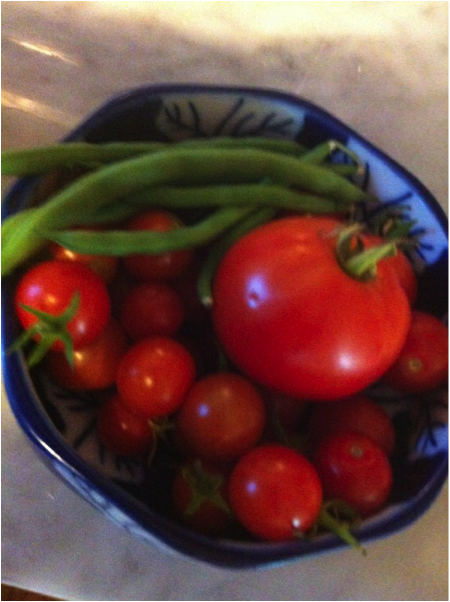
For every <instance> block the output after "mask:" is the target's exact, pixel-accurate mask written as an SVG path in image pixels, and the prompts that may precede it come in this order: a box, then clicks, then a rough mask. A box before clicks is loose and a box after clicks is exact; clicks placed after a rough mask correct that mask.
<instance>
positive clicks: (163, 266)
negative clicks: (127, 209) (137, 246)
mask: <svg viewBox="0 0 450 602" xmlns="http://www.w3.org/2000/svg"><path fill="white" fill-rule="evenodd" d="M181 225H182V224H181V222H180V220H179V219H178V217H177V216H176V215H175V214H173V213H170V212H169V211H163V210H156V209H155V210H150V211H147V212H144V213H141V214H139V215H137V216H136V217H134V218H132V219H131V220H130V222H129V223H128V225H127V227H128V229H129V230H152V231H157V232H166V231H168V230H173V229H174V228H179V227H181ZM192 255H193V253H192V251H191V250H190V249H182V250H179V251H168V252H167V253H161V254H158V255H156V254H155V255H146V254H136V255H128V256H126V257H124V258H123V263H124V265H125V267H126V269H127V270H128V271H129V272H130V274H132V276H134V277H135V278H138V279H139V280H171V279H172V278H176V277H177V276H179V275H180V274H181V273H182V272H183V271H184V270H185V269H186V268H187V267H188V265H189V264H190V262H191V260H192Z"/></svg>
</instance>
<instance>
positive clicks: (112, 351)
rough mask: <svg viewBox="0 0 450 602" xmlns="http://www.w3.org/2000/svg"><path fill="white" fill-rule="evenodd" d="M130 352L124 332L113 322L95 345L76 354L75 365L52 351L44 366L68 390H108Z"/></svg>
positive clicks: (74, 357)
mask: <svg viewBox="0 0 450 602" xmlns="http://www.w3.org/2000/svg"><path fill="white" fill-rule="evenodd" d="M127 349H128V342H127V338H126V336H125V333H124V332H123V329H122V328H121V326H120V324H118V323H117V322H116V321H115V320H114V319H111V321H110V322H109V324H108V325H107V326H106V327H105V329H104V330H103V332H102V333H101V334H100V336H99V337H98V338H97V339H96V340H95V341H94V342H93V343H91V344H90V345H87V346H86V347H82V348H81V349H76V350H75V351H74V354H73V366H70V365H69V363H68V361H67V359H66V356H65V355H64V354H63V353H60V352H58V351H50V352H49V353H48V354H47V357H46V358H45V367H46V369H47V371H48V373H49V375H50V376H51V378H52V379H53V380H54V381H55V382H56V383H57V384H59V385H60V386H62V387H64V388H66V389H72V390H78V391H81V390H88V391H89V390H93V389H105V388H107V387H111V386H112V385H114V383H115V381H116V373H117V368H118V366H119V363H120V361H121V360H122V357H123V356H124V355H125V352H126V350H127Z"/></svg>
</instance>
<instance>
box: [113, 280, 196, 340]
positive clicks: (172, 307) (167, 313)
mask: <svg viewBox="0 0 450 602" xmlns="http://www.w3.org/2000/svg"><path fill="white" fill-rule="evenodd" d="M184 313H185V312H184V305H183V301H182V300H181V297H180V295H179V294H178V293H177V291H176V290H175V289H174V288H173V287H171V286H169V285H168V284H165V283H164V282H142V283H140V284H138V285H136V286H134V287H133V288H132V289H131V290H130V291H129V292H128V294H127V295H126V296H125V298H124V299H123V300H122V304H121V307H120V316H119V319H120V323H121V324H122V326H123V328H124V330H125V332H126V333H127V334H128V336H129V337H130V338H131V339H132V340H134V341H139V340H141V339H145V338H147V337H149V336H167V337H171V336H173V335H175V334H176V333H177V332H178V330H179V328H180V326H181V324H182V323H183V319H184Z"/></svg>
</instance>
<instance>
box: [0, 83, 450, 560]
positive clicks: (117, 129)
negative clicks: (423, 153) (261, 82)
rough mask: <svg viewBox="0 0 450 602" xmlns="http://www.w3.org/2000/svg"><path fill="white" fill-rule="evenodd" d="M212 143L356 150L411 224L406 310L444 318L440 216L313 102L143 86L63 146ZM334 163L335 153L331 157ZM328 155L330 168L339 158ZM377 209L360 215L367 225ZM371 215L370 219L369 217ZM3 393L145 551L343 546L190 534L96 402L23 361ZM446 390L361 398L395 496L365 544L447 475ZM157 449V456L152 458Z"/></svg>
mask: <svg viewBox="0 0 450 602" xmlns="http://www.w3.org/2000/svg"><path fill="white" fill-rule="evenodd" d="M211 136H241V137H242V136H268V137H282V138H288V139H293V140H297V141H299V142H301V143H303V144H306V145H308V146H314V145H316V144H318V143H320V142H324V141H326V140H329V139H336V140H338V141H340V142H342V143H343V144H346V145H347V146H348V147H349V148H350V149H351V150H353V151H355V152H356V153H357V154H358V156H359V157H360V159H361V160H362V161H363V163H364V165H365V167H366V169H365V173H364V177H363V179H362V180H361V181H360V182H359V183H360V185H361V186H362V187H363V188H364V189H366V190H368V191H369V192H372V193H373V194H375V195H376V196H377V197H378V198H379V199H380V201H381V202H382V203H383V204H388V205H390V206H391V208H392V210H393V211H398V210H399V209H400V210H401V211H402V214H403V215H404V216H405V219H406V220H411V221H414V222H415V223H416V226H415V233H416V234H420V235H421V238H420V247H419V248H418V250H416V251H415V252H414V253H413V254H411V257H410V259H411V261H412V262H413V264H414V266H415V269H416V273H417V276H418V282H419V296H418V300H417V308H418V309H423V310H426V311H430V312H432V313H434V314H435V315H436V316H437V317H439V318H441V319H445V317H446V315H447V291H448V284H447V274H448V240H447V219H446V216H445V214H444V212H443V210H442V209H441V207H440V205H439V204H438V203H437V201H436V200H435V199H434V198H433V197H432V195H431V194H430V193H429V192H428V191H427V190H426V188H425V187H424V186H423V185H422V184H421V183H420V182H419V181H418V180H417V179H416V178H415V177H414V176H413V175H411V174H410V173H408V172H407V171H406V170H405V169H404V168H402V167H401V166H400V165H398V164H397V163H396V162H395V161H394V160H392V159H390V158H389V157H387V156H385V155H384V154H383V153H382V152H381V151H380V150H378V149H376V148H375V147H374V146H373V145H371V144H370V143H369V142H367V141H366V140H364V139H363V138H362V137H361V136H359V135H358V134H357V133H355V132H353V131H352V130H350V129H349V128H348V127H346V126H345V125H344V124H342V123H341V122H340V121H338V120H337V119H335V118H334V117H333V116H331V115H330V114H328V113H327V112H326V111H324V110H322V109H321V108H319V107H316V106H314V105H313V104H312V103H310V102H308V101H306V100H303V99H299V98H293V97H291V96H289V95H286V94H284V93H280V92H275V91H268V90H257V89H237V88H227V87H223V88H217V87H214V88H210V87H207V86H184V85H180V86H176V85H175V86H160V87H154V86H153V87H145V88H140V89H137V90H132V91H131V92H127V93H125V94H123V95H122V96H120V97H117V98H115V99H113V100H112V101H110V102H108V103H107V104H106V105H104V106H103V107H101V108H100V109H99V110H98V111H96V112H95V113H94V114H93V115H92V116H90V117H89V118H88V119H87V120H86V121H85V122H84V123H83V124H81V125H80V126H79V127H78V128H77V129H76V130H75V131H74V132H72V133H71V134H70V135H69V136H68V138H67V140H70V141H72V140H85V141H89V142H107V141H142V140H156V141H175V140H182V139H185V138H193V137H196V138H198V137H211ZM337 155H338V153H337ZM337 155H336V160H342V157H339V156H337ZM45 186H46V180H45V178H40V179H39V178H32V179H25V180H21V181H19V182H18V183H17V184H16V185H15V186H14V187H13V189H12V190H11V191H10V193H9V194H8V196H7V198H6V200H5V205H4V216H7V215H9V214H11V213H14V212H16V211H18V210H20V209H22V208H23V207H26V206H28V205H29V204H31V203H33V202H35V201H36V190H38V191H40V192H39V193H38V195H37V196H42V189H43V188H44V189H45ZM376 211H377V208H376V207H375V208H373V207H372V208H370V210H369V209H367V210H363V212H362V219H367V220H370V219H373V217H374V215H375V214H376ZM374 212H375V213H374ZM14 284H15V277H10V278H8V279H7V280H6V282H5V285H4V287H3V305H2V307H3V312H2V313H3V346H4V349H5V348H7V347H8V346H9V345H10V344H11V343H12V341H13V340H14V339H15V338H16V336H17V333H18V325H17V323H16V321H15V318H14V313H13V307H12V298H13V294H12V292H13V289H14ZM3 370H4V381H5V387H6V390H7V393H8V397H9V400H10V403H11V407H12V410H13V412H14V414H15V416H16V418H17V420H18V421H19V423H20V424H21V426H22V428H23V429H24V430H25V432H26V433H27V435H28V436H29V438H30V439H31V441H32V442H33V443H34V444H35V447H36V449H37V450H38V452H39V453H40V454H41V455H42V457H43V459H44V460H45V461H46V462H47V464H48V465H49V466H50V468H51V469H52V470H54V471H55V472H56V473H57V474H58V475H59V476H60V477H62V478H63V479H64V480H65V481H66V482H67V483H68V484H69V485H70V486H72V487H73V488H74V489H76V490H77V491H78V492H79V493H80V494H81V495H83V497H85V498H86V499H88V500H89V501H90V502H91V503H93V504H94V505H95V506H97V507H98V508H100V509H101V511H102V512H104V513H105V514H107V515H108V516H109V517H110V518H111V519H112V520H114V521H115V522H117V523H119V524H120V525H121V526H123V527H125V528H126V529H128V530H130V531H131V532H133V533H134V534H136V535H137V536H139V537H140V538H142V539H144V540H146V541H149V542H151V543H155V542H156V543H158V544H160V545H163V546H165V547H166V546H167V547H168V549H171V550H178V551H181V552H183V553H187V554H189V555H192V556H195V557H197V558H201V559H204V560H206V561H208V562H212V563H215V564H221V565H226V566H242V567H243V566H262V565H264V566H265V565H271V564H273V563H278V562H284V561H287V560H292V559H295V558H299V557H301V556H305V555H311V554H314V553H319V552H324V551H328V550H332V549H335V548H338V547H341V546H342V545H343V544H342V542H340V540H338V539H337V538H336V537H334V536H332V535H323V536H320V537H318V538H317V539H316V540H313V541H308V542H306V541H298V542H287V543H282V544H267V543H260V542H256V541H250V540H249V539H248V540H242V539H239V538H237V539H236V540H234V539H218V540H213V539H210V538H207V537H203V536H200V535H196V534H194V533H192V532H190V531H188V530H186V529H184V528H183V527H181V526H180V525H178V524H177V523H176V522H174V521H173V520H172V519H171V515H170V512H168V510H167V508H168V504H167V495H168V487H169V482H170V478H169V477H170V474H168V473H167V472H165V471H164V470H162V469H161V468H160V467H159V468H158V463H156V467H155V468H152V469H151V470H148V469H147V466H146V461H145V459H138V460H129V459H125V458H122V457H117V456H115V455H113V454H111V453H110V452H108V451H107V450H106V449H105V448H103V447H102V446H101V445H100V444H99V442H98V440H97V437H96V433H95V420H96V411H97V408H98V404H99V402H100V401H101V397H99V396H98V394H90V393H89V392H87V393H80V394H77V393H73V392H68V391H67V390H64V389H62V388H61V387H59V386H57V385H55V384H54V383H52V382H51V380H50V379H48V377H47V376H46V375H45V373H44V372H43V371H42V370H41V369H40V368H37V369H35V370H33V372H32V373H31V374H30V373H29V371H28V370H27V368H26V366H25V363H24V359H23V356H22V354H14V355H8V354H4V355H3ZM445 393H446V392H445V391H438V392H436V393H433V394H432V395H429V396H425V397H420V398H419V397H416V396H409V397H406V398H405V397H403V398H400V397H399V396H398V395H396V394H393V392H392V391H389V390H386V389H384V388H382V387H380V386H374V387H373V388H372V390H371V394H372V395H373V396H374V397H377V399H378V400H379V402H380V403H382V404H383V405H384V406H385V407H386V409H387V410H388V411H389V412H390V413H391V415H392V416H393V419H394V421H395V425H396V428H397V433H398V444H397V447H396V450H395V453H394V456H393V470H394V483H395V486H394V489H393V492H392V496H391V500H390V504H389V506H388V507H387V508H386V509H385V510H384V511H383V512H381V513H380V514H378V515H376V516H374V517H372V518H371V519H370V520H367V521H365V522H364V523H363V525H362V526H361V528H360V529H359V530H358V533H357V535H358V538H359V539H360V540H361V541H363V542H364V541H368V540H369V539H373V538H376V537H382V536H386V535H388V534H389V533H392V532H394V531H397V530H398V529H400V528H402V527H404V526H406V525H408V524H410V523H411V522H412V521H414V520H415V519H416V518H418V517H419V516H420V515H421V514H422V513H423V512H425V511H426V509H427V508H428V507H429V505H430V504H431V503H432V501H433V499H434V498H435V496H436V495H437V494H438V492H439V490H440V488H441V486H442V484H443V482H444V481H445V479H446V475H447V450H448V442H447V425H446V420H447V418H446V396H445ZM163 453H164V452H163Z"/></svg>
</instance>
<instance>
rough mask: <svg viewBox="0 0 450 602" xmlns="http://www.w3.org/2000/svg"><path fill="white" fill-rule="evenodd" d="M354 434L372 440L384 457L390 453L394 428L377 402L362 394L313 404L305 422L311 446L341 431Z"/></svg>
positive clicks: (392, 445)
mask: <svg viewBox="0 0 450 602" xmlns="http://www.w3.org/2000/svg"><path fill="white" fill-rule="evenodd" d="M348 430H351V431H355V432H357V433H361V434H362V435H367V436H368V437H370V438H371V439H373V440H374V441H375V443H377V444H378V445H379V446H380V447H381V448H382V449H383V450H384V451H385V453H386V454H387V455H390V454H391V453H392V450H393V448H394V443H395V429H394V425H393V424H392V420H391V418H390V417H389V416H388V414H387V413H386V411H385V410H383V408H382V407H380V406H379V405H378V404H377V403H375V402H374V401H372V400H371V399H369V398H368V397H366V396H364V395H355V396H353V397H347V398H346V399H342V400H338V401H331V402H325V403H321V404H315V405H314V407H313V411H312V415H311V418H310V420H309V423H308V431H309V437H310V441H311V445H312V446H315V445H317V444H318V443H319V442H320V441H321V440H322V439H324V438H326V437H328V436H330V435H333V434H334V433H340V432H343V431H348Z"/></svg>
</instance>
